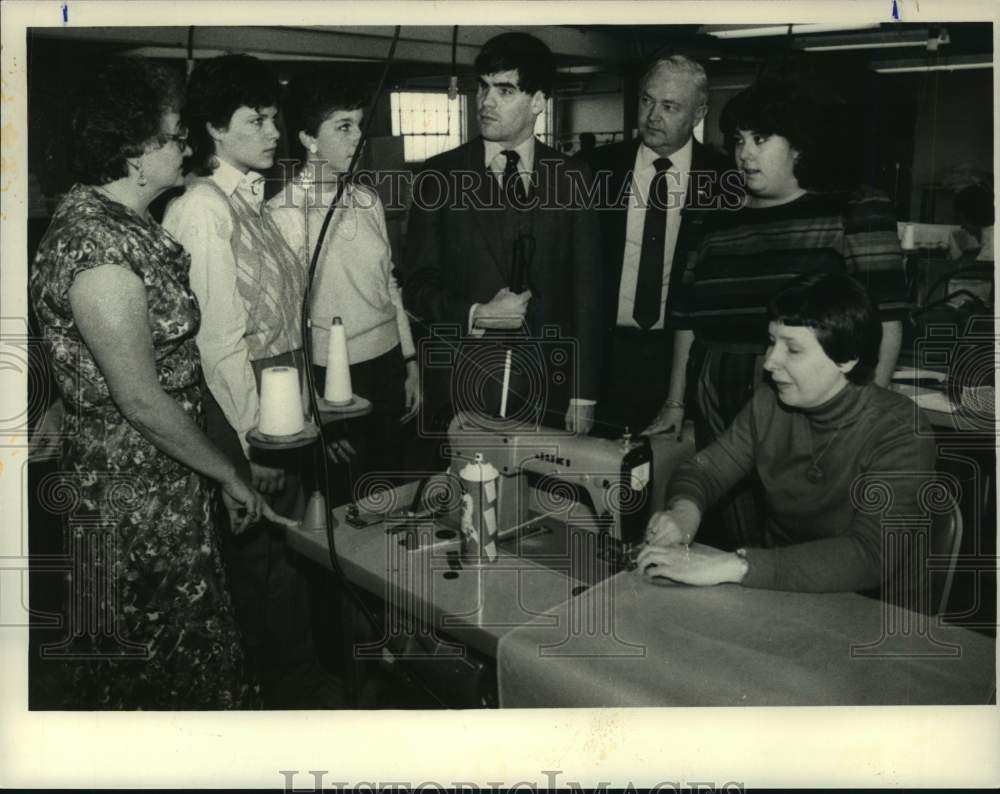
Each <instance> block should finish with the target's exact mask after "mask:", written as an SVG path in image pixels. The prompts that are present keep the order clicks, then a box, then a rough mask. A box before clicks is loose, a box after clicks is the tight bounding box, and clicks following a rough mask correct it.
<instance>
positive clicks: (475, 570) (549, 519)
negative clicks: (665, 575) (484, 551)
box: [290, 414, 693, 707]
mask: <svg viewBox="0 0 1000 794" xmlns="http://www.w3.org/2000/svg"><path fill="white" fill-rule="evenodd" d="M655 444H656V452H657V457H656V460H654V459H653V454H652V451H653V448H652V446H651V444H650V441H649V440H648V439H646V438H638V439H633V438H628V437H625V438H621V439H617V440H608V439H599V438H592V437H586V436H574V435H571V434H568V433H566V434H563V433H556V432H552V433H548V432H546V431H544V430H542V431H541V432H539V431H537V430H536V429H535V428H533V427H523V426H520V427H519V426H517V425H516V424H513V423H505V422H501V421H496V422H492V421H491V420H480V419H478V418H471V419H470V417H466V416H463V415H461V414H460V415H459V416H458V417H456V418H455V420H454V421H453V422H452V424H451V427H450V430H449V435H448V440H447V443H446V450H445V451H446V454H447V457H448V460H449V463H448V469H447V471H442V472H439V473H435V474H432V475H431V476H429V477H426V478H423V479H421V480H419V481H410V482H405V483H401V484H399V485H398V486H396V487H391V485H390V481H389V480H388V479H387V478H386V477H384V476H383V477H380V478H376V479H377V480H378V481H379V482H380V486H379V487H380V488H381V489H382V490H381V491H378V489H377V488H375V489H373V490H372V492H371V493H370V494H369V495H368V496H367V497H365V498H361V499H359V501H358V503H357V504H352V505H345V506H342V507H338V508H337V509H336V510H335V511H334V512H335V519H337V520H340V521H343V522H344V523H345V524H346V525H347V526H342V527H341V528H338V530H337V538H338V544H337V551H338V554H339V555H340V560H341V563H342V565H343V569H344V571H345V574H346V576H347V577H348V578H349V579H351V581H353V582H355V583H357V584H358V585H359V586H360V587H361V588H363V589H364V590H365V591H366V592H367V593H368V594H370V595H369V596H368V597H369V598H370V599H371V605H372V607H371V608H372V609H373V610H374V611H375V612H376V613H377V614H384V615H386V616H387V617H386V618H385V620H386V621H387V625H388V626H391V627H392V631H389V630H388V629H385V628H384V627H379V628H378V629H377V630H373V629H372V627H370V626H368V623H367V621H366V620H361V619H353V618H352V619H351V621H352V625H353V628H352V629H351V630H350V631H349V634H350V636H352V637H353V640H354V642H356V643H365V642H368V643H372V644H374V645H373V647H374V646H378V647H379V648H383V647H384V649H385V650H384V652H383V653H382V654H381V656H380V657H379V659H380V661H378V662H364V661H363V660H360V658H358V659H357V660H356V661H355V662H352V664H354V665H355V667H356V668H357V670H358V673H357V674H358V675H359V676H361V677H362V678H364V677H365V676H367V675H370V674H372V673H371V672H370V671H369V672H365V671H364V670H363V669H362V668H364V667H365V664H368V665H372V664H377V665H378V666H379V667H380V668H381V669H382V672H383V673H391V672H392V671H393V670H400V669H403V668H400V666H399V664H397V661H398V660H405V662H401V663H402V664H403V667H404V668H405V670H406V675H409V676H411V677H412V678H413V679H414V680H419V681H421V682H423V683H422V684H421V686H423V687H425V688H426V689H427V690H428V691H433V692H434V693H436V694H435V697H437V698H439V699H440V700H441V702H443V703H446V704H448V705H451V706H461V707H467V706H470V705H472V706H477V705H490V704H495V703H496V674H495V661H494V660H495V658H496V653H497V643H498V642H499V641H500V639H501V638H502V637H503V636H505V635H506V634H507V633H508V632H509V631H510V630H511V629H513V628H514V627H516V626H519V625H522V624H524V623H525V622H528V621H530V620H532V619H533V618H534V617H536V616H537V615H540V614H542V613H544V612H545V611H546V610H548V609H552V608H553V607H555V606H557V605H559V604H561V603H563V602H565V601H566V600H567V599H571V598H575V597H576V596H577V595H579V594H581V593H583V592H584V591H586V590H587V589H588V588H589V587H590V586H593V585H595V584H597V583H599V582H601V581H603V580H605V579H607V578H608V577H609V576H611V575H613V574H614V573H616V572H617V571H619V570H621V569H622V568H625V567H628V563H629V560H630V552H632V551H634V550H635V549H636V548H637V547H638V544H640V543H641V541H642V538H643V535H644V533H645V527H646V523H647V521H648V518H649V515H650V513H651V511H652V510H654V509H656V508H657V507H658V505H657V504H656V499H655V497H654V490H653V486H654V483H661V484H662V482H663V481H664V480H665V479H667V478H668V477H669V475H670V472H671V470H672V469H673V468H674V467H675V466H676V465H677V464H678V463H679V462H680V461H681V460H683V459H684V458H686V457H687V456H688V455H689V454H690V453H691V451H692V449H693V445H692V442H691V439H690V438H689V437H688V438H687V439H686V440H685V441H682V442H678V441H675V440H672V439H666V438H663V439H658V440H657V441H656V442H655ZM477 455H480V456H482V461H481V463H479V464H477V465H480V466H482V467H484V468H485V467H486V466H489V467H491V468H492V469H493V470H495V477H494V479H492V480H491V481H492V482H493V484H494V487H495V493H494V494H493V497H492V498H491V501H493V502H495V510H496V514H495V520H496V524H497V527H496V529H497V532H496V536H497V546H498V549H497V556H496V558H495V559H493V560H489V559H485V560H484V559H483V558H482V556H481V555H478V554H476V555H469V554H468V553H467V551H468V550H467V549H466V548H464V544H463V541H462V527H461V524H462V515H463V509H464V504H463V502H464V499H463V498H464V497H465V496H467V492H466V490H465V488H466V486H465V485H463V480H462V477H461V472H462V470H463V469H464V468H465V467H467V466H468V465H469V464H470V462H473V461H475V459H476V456H477ZM654 470H655V473H654ZM659 487H662V485H661V486H659ZM290 534H291V535H292V536H293V540H292V542H293V546H294V547H295V548H297V550H299V551H302V552H303V553H306V554H308V555H310V556H312V557H313V559H315V560H316V561H317V562H320V563H321V564H322V563H323V562H324V560H325V559H326V554H327V548H326V543H325V541H326V536H325V534H324V533H322V532H315V531H309V530H307V529H302V530H300V531H293V532H291V533H290ZM348 602H349V600H347V599H345V601H344V603H345V604H346V603H348ZM581 619H582V618H581ZM588 619H589V618H588ZM594 619H595V620H596V619H597V618H596V617H595V618H594Z"/></svg>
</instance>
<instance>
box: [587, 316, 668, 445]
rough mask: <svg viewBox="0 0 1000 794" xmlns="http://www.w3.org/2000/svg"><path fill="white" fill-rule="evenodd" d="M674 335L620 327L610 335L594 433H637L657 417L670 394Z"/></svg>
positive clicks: (611, 435) (615, 435)
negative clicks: (626, 429)
mask: <svg viewBox="0 0 1000 794" xmlns="http://www.w3.org/2000/svg"><path fill="white" fill-rule="evenodd" d="M672 359H673V334H672V333H671V332H670V331H644V330H642V329H641V328H626V327H617V328H615V329H614V331H612V332H611V334H610V335H609V339H608V341H607V355H606V356H605V363H604V369H603V374H602V380H601V398H600V400H599V401H598V403H597V420H596V423H595V428H594V435H598V436H603V437H605V438H617V437H620V436H621V435H622V433H624V432H625V428H626V427H627V428H628V429H629V431H630V432H631V433H632V434H633V435H635V434H638V433H640V432H641V431H642V430H643V429H644V428H645V427H646V426H647V425H648V424H649V423H650V422H651V421H652V420H653V417H655V416H656V414H657V412H658V411H659V410H660V407H661V406H662V405H663V401H664V400H665V399H666V397H667V387H668V385H669V381H670V362H671V361H672Z"/></svg>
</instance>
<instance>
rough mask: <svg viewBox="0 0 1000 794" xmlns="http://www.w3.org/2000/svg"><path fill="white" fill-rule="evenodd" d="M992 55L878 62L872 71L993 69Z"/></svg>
mask: <svg viewBox="0 0 1000 794" xmlns="http://www.w3.org/2000/svg"><path fill="white" fill-rule="evenodd" d="M992 68H993V57H992V56H991V55H959V56H956V57H954V58H936V59H934V60H933V61H926V60H919V59H911V60H903V61H876V62H875V63H873V64H872V69H874V70H875V71H876V72H878V73H880V74H903V73H904V72H954V71H959V70H962V69H992Z"/></svg>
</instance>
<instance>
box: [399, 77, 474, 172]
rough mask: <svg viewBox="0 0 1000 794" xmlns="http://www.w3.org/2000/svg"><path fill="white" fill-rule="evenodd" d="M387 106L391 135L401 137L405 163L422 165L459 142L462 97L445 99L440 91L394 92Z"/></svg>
mask: <svg viewBox="0 0 1000 794" xmlns="http://www.w3.org/2000/svg"><path fill="white" fill-rule="evenodd" d="M389 103H390V111H391V113H392V134H393V135H402V136H403V157H404V159H405V160H406V162H408V163H415V162H422V161H423V160H426V159H427V158H428V157H433V156H434V155H435V154H438V153H440V152H445V151H447V150H448V149H454V148H455V147H456V146H458V145H459V144H460V143H461V142H462V130H464V129H465V97H464V96H461V95H459V97H458V98H457V99H448V94H447V93H446V92H443V91H442V92H427V91H419V92H418V91H393V92H392V94H391V95H390V97H389Z"/></svg>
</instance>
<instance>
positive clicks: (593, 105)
mask: <svg viewBox="0 0 1000 794" xmlns="http://www.w3.org/2000/svg"><path fill="white" fill-rule="evenodd" d="M623 109H624V104H623V101H622V95H621V93H620V92H616V93H609V94H581V95H579V96H574V97H567V98H565V99H562V100H559V106H558V111H557V113H556V117H557V119H558V122H557V123H558V135H557V137H559V139H560V140H566V139H567V138H569V137H570V136H573V137H574V138H575V136H578V135H579V134H580V133H581V132H593V133H594V134H595V135H596V136H597V145H598V146H600V145H601V144H604V143H611V141H612V137H611V136H612V134H613V133H618V136H617V138H615V140H619V141H620V140H621V139H622V137H621V132H622V113H623ZM574 143H575V140H574ZM574 148H575V146H574Z"/></svg>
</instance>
